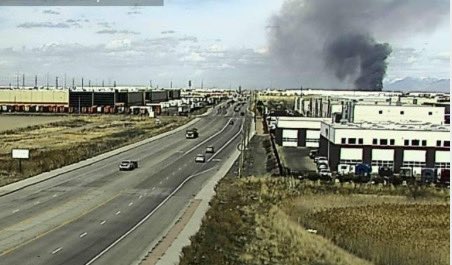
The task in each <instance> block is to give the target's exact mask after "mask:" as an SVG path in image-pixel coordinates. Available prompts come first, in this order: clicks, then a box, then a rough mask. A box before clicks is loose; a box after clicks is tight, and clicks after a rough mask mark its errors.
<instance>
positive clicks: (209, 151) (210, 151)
mask: <svg viewBox="0 0 452 265" xmlns="http://www.w3.org/2000/svg"><path fill="white" fill-rule="evenodd" d="M206 153H207V154H213V153H215V148H214V147H213V146H207V148H206Z"/></svg>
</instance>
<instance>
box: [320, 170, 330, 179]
mask: <svg viewBox="0 0 452 265" xmlns="http://www.w3.org/2000/svg"><path fill="white" fill-rule="evenodd" d="M319 176H320V177H322V178H330V179H331V178H332V176H333V174H331V172H330V170H329V169H321V170H320V172H319Z"/></svg>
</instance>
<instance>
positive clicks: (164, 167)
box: [0, 106, 245, 265]
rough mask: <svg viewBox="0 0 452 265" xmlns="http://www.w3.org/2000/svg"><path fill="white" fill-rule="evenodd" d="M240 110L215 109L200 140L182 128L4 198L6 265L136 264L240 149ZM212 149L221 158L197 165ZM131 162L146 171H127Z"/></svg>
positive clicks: (1, 227)
mask: <svg viewBox="0 0 452 265" xmlns="http://www.w3.org/2000/svg"><path fill="white" fill-rule="evenodd" d="M244 109H245V107H242V110H244ZM239 113H240V112H235V111H234V108H233V107H232V106H231V107H229V108H228V109H227V111H212V112H211V114H209V115H207V116H205V117H202V118H201V120H200V121H199V122H197V123H196V124H195V125H194V126H193V127H196V128H197V129H198V131H199V133H200V135H199V138H197V139H185V131H180V132H177V133H175V134H173V135H169V136H166V137H163V138H161V139H158V140H156V141H153V142H150V143H148V144H144V145H142V146H139V147H137V148H134V149H131V150H129V151H127V152H124V153H121V154H119V155H116V156H113V157H110V158H107V159H105V160H102V161H99V162H96V163H94V164H92V165H89V166H86V167H83V168H80V169H78V170H75V171H72V172H68V173H65V174H62V175H60V176H58V177H56V178H53V179H50V180H47V181H44V182H42V183H38V184H36V185H33V186H30V187H27V188H25V189H22V190H19V191H17V192H14V193H11V194H8V195H5V196H3V197H0V264H8V265H15V264H21V265H27V264H29V265H39V264H43V265H53V264H65V265H69V264H121V265H123V264H131V263H133V262H136V260H137V258H138V256H139V255H141V254H142V253H143V252H145V251H146V248H147V247H148V246H149V244H150V243H152V242H154V243H155V241H156V240H158V238H159V237H160V236H161V235H162V233H163V232H164V231H165V229H168V227H170V225H171V224H172V223H173V222H174V220H175V219H176V218H177V216H178V214H179V213H180V212H181V210H183V208H184V207H185V205H186V204H187V203H188V201H189V200H190V198H192V197H193V195H194V194H196V193H197V192H198V191H199V190H200V189H201V187H202V185H203V183H204V182H206V181H207V180H208V179H209V176H211V175H212V174H213V172H214V171H215V170H218V168H219V167H220V166H221V163H222V161H224V160H226V159H227V158H228V157H229V155H230V154H232V152H233V151H234V150H235V148H236V146H237V144H238V141H239V138H240V135H239V134H240V129H241V126H242V123H243V117H241V116H240V115H239ZM231 119H232V120H234V124H233V125H230V124H229V121H230V120H231ZM210 145H212V146H214V147H215V149H216V153H215V154H206V158H207V161H206V163H195V161H194V160H195V156H196V155H197V154H203V153H205V149H206V147H207V146H210ZM127 159H131V160H138V163H139V167H138V168H137V169H135V170H133V171H119V170H118V165H119V163H120V161H121V160H127ZM170 195H172V196H170Z"/></svg>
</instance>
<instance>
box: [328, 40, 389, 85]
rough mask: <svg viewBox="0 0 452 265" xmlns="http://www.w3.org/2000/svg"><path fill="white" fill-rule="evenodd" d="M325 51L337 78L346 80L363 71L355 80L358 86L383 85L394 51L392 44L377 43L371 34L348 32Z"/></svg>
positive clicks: (329, 65)
mask: <svg viewBox="0 0 452 265" xmlns="http://www.w3.org/2000/svg"><path fill="white" fill-rule="evenodd" d="M325 53H326V62H327V63H328V65H327V66H328V67H329V68H330V69H332V70H333V71H334V72H335V75H336V77H337V78H339V79H341V80H343V79H345V78H346V77H347V76H354V74H355V73H359V76H358V77H357V78H356V79H355V81H354V85H355V88H357V89H363V90H382V89H383V77H384V74H385V72H386V66H387V64H386V58H388V56H389V54H390V53H391V48H390V47H389V44H387V43H384V44H380V43H376V42H375V40H374V39H372V38H371V37H370V36H367V35H362V34H355V35H344V36H339V37H338V38H337V39H336V40H335V41H334V42H332V43H330V44H327V47H326V50H325Z"/></svg>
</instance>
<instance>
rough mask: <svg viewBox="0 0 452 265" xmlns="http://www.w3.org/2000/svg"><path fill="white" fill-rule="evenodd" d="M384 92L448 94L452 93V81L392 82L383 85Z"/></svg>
mask: <svg viewBox="0 0 452 265" xmlns="http://www.w3.org/2000/svg"><path fill="white" fill-rule="evenodd" d="M383 87H384V89H383V90H399V91H404V92H409V91H422V92H448V93H450V79H437V78H413V77H406V78H404V79H399V80H392V81H387V82H384V83H383Z"/></svg>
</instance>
